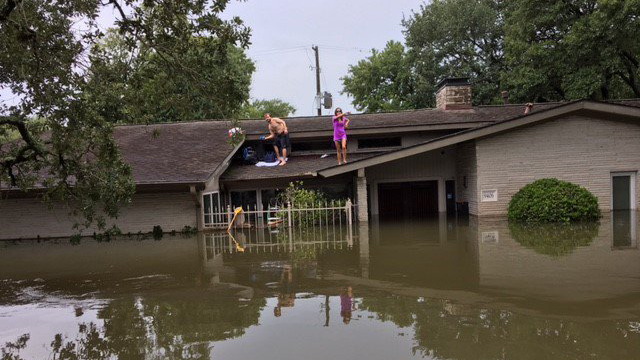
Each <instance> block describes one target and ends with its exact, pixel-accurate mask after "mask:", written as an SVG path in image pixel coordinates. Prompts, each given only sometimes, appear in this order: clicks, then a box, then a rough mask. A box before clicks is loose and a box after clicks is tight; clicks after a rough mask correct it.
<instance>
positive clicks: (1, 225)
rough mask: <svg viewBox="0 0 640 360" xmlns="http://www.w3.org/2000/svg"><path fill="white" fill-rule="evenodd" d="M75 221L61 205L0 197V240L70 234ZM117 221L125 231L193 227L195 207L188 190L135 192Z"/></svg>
mask: <svg viewBox="0 0 640 360" xmlns="http://www.w3.org/2000/svg"><path fill="white" fill-rule="evenodd" d="M74 222H75V221H74V219H73V218H71V217H70V216H69V215H68V210H67V209H65V208H64V207H63V206H61V205H60V204H57V205H54V207H53V209H49V208H48V206H47V205H46V204H43V203H42V202H40V201H39V200H38V199H3V200H0V240H5V239H19V238H35V237H37V236H38V235H39V236H40V237H43V238H46V237H65V236H70V235H72V234H74V233H76V232H77V230H74V229H73V228H72V226H73V224H74ZM116 224H117V225H118V227H119V228H120V230H121V231H122V232H123V233H125V234H126V233H128V232H131V233H137V232H138V231H142V232H150V231H151V230H152V229H153V226H155V225H160V226H161V227H162V229H163V230H164V231H171V230H176V231H180V230H181V229H182V228H183V227H184V226H185V225H188V226H192V227H195V226H196V207H195V204H194V202H193V200H192V199H191V195H190V194H189V193H165V194H136V195H134V197H133V201H132V204H131V205H130V206H127V207H124V208H122V210H121V214H120V217H119V218H118V220H117V221H116ZM94 231H95V229H89V230H84V231H83V234H85V235H91V234H93V232H94Z"/></svg>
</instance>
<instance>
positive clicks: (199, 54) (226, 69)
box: [85, 29, 255, 123]
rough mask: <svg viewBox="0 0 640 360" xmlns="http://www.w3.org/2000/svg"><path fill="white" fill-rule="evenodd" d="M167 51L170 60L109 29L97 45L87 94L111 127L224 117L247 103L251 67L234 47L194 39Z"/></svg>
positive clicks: (204, 39)
mask: <svg viewBox="0 0 640 360" xmlns="http://www.w3.org/2000/svg"><path fill="white" fill-rule="evenodd" d="M186 41H187V43H186V44H179V45H178V49H175V50H174V49H168V50H167V51H169V52H170V54H171V56H172V58H171V61H170V62H167V58H166V56H165V55H164V54H162V53H158V52H157V51H155V50H154V49H153V48H150V47H148V46H146V44H144V43H142V44H138V43H133V45H134V46H131V45H130V44H129V43H128V42H127V41H126V37H124V36H122V35H120V34H119V33H118V32H117V31H116V30H115V29H112V30H111V31H110V32H109V33H108V34H107V35H106V36H105V37H104V38H102V39H101V40H100V42H99V43H97V44H96V45H95V46H94V47H93V49H92V51H91V57H92V59H93V61H92V63H91V67H90V69H89V71H88V76H89V82H88V87H87V89H86V91H85V92H86V95H87V96H88V97H90V98H91V99H92V100H93V101H95V102H97V103H99V104H101V105H102V106H103V109H102V110H103V115H104V116H105V118H107V119H111V121H113V122H124V123H155V122H167V121H169V122H175V121H184V120H194V119H225V118H229V117H230V116H231V115H232V114H234V113H235V112H236V111H238V109H240V108H241V106H242V104H243V103H244V102H246V101H247V100H248V98H249V90H250V85H251V75H252V73H253V72H254V70H255V66H254V64H253V62H252V61H251V60H250V59H249V58H247V56H246V55H245V53H244V51H243V50H242V49H241V48H238V47H236V46H233V45H228V46H220V43H219V39H217V38H215V37H208V36H199V37H191V38H189V39H187V40H186Z"/></svg>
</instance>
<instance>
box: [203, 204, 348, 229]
mask: <svg viewBox="0 0 640 360" xmlns="http://www.w3.org/2000/svg"><path fill="white" fill-rule="evenodd" d="M354 208H355V206H354V205H353V204H352V203H351V200H347V201H346V202H344V204H341V203H340V202H338V201H326V202H321V203H309V204H292V203H288V204H286V206H275V207H269V208H267V210H258V209H256V208H255V207H253V209H252V207H251V206H250V207H249V208H248V209H242V210H241V211H238V210H237V209H232V208H231V206H227V210H226V212H222V213H208V214H205V219H211V222H206V221H205V224H204V228H205V229H225V230H226V229H235V230H237V229H244V228H248V229H278V228H288V229H290V231H293V230H296V229H297V230H299V231H302V229H303V228H306V227H309V226H314V227H319V228H320V229H322V228H329V227H331V228H336V227H338V228H340V227H342V226H343V225H346V226H348V227H351V225H352V223H353V217H354ZM236 212H238V214H236Z"/></svg>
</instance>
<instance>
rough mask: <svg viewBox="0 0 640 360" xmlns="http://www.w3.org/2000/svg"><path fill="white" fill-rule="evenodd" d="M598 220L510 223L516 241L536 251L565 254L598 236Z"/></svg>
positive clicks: (554, 254) (558, 254) (545, 253)
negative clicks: (561, 222)
mask: <svg viewBox="0 0 640 360" xmlns="http://www.w3.org/2000/svg"><path fill="white" fill-rule="evenodd" d="M599 225H600V224H598V223H597V222H584V223H576V224H558V223H556V224H531V223H529V224H527V223H509V231H510V232H511V236H512V237H513V239H514V240H515V241H517V242H518V243H520V244H521V245H522V246H525V247H528V248H531V249H533V250H534V251H535V252H537V253H540V254H543V255H550V256H563V255H568V254H570V253H571V252H572V251H573V250H574V249H575V248H576V247H578V246H588V245H590V244H591V242H592V241H593V239H595V237H596V236H598V228H599Z"/></svg>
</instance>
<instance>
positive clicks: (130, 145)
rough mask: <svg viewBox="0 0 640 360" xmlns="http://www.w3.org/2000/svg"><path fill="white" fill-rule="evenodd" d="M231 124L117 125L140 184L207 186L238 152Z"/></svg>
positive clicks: (117, 134)
mask: <svg viewBox="0 0 640 360" xmlns="http://www.w3.org/2000/svg"><path fill="white" fill-rule="evenodd" d="M230 126H231V123H230V122H228V121H198V122H182V123H171V124H157V125H129V126H117V127H116V128H115V131H114V138H115V140H116V142H117V143H118V145H119V147H120V150H121V151H122V155H123V157H124V160H125V161H126V162H127V163H128V164H129V165H131V167H132V169H133V177H134V180H135V182H136V184H179V183H203V182H205V181H207V180H208V179H209V177H210V176H211V175H212V174H213V172H214V171H215V170H216V168H218V166H220V165H221V164H222V163H223V162H224V160H225V158H227V156H229V155H231V153H232V152H233V150H234V147H232V146H231V145H230V144H229V142H228V140H229V136H228V129H229V127H230Z"/></svg>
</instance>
